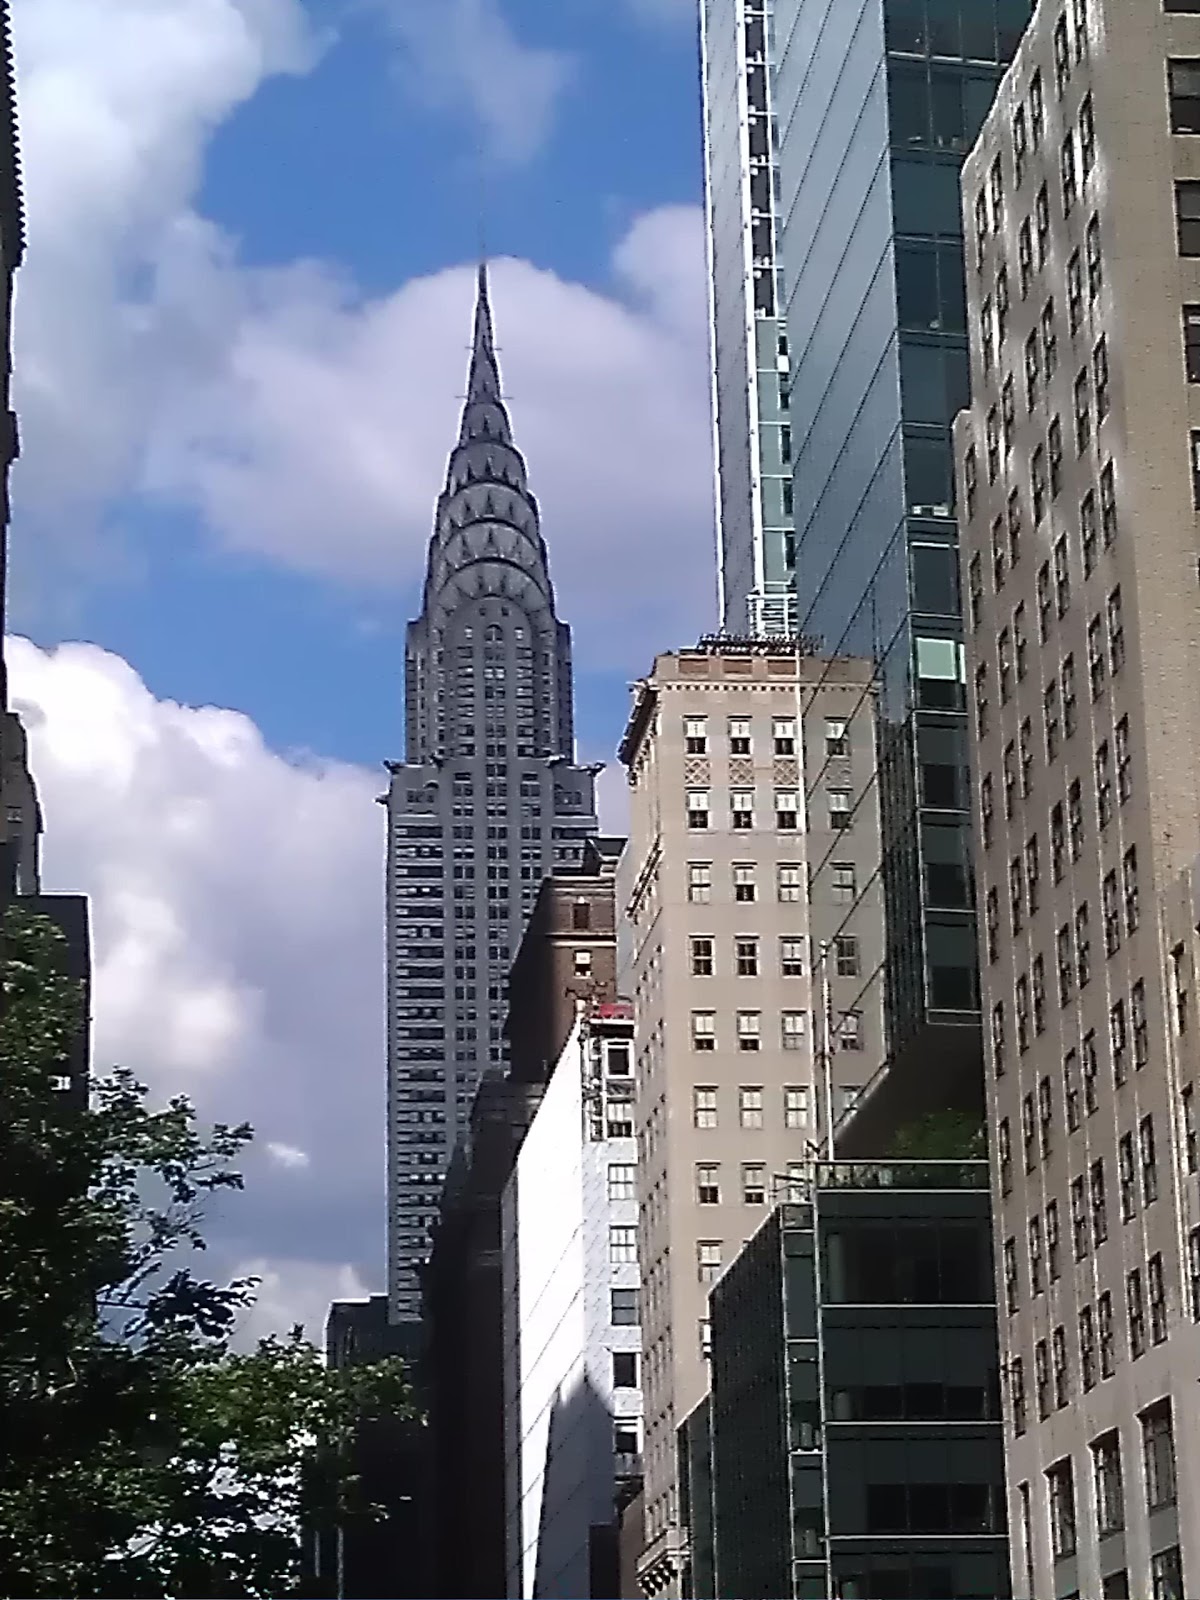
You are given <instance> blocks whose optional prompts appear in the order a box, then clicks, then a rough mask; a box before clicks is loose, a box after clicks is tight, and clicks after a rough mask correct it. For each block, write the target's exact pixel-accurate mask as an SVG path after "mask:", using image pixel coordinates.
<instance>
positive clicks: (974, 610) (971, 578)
mask: <svg viewBox="0 0 1200 1600" xmlns="http://www.w3.org/2000/svg"><path fill="white" fill-rule="evenodd" d="M967 593H968V596H969V599H970V606H971V626H972V628H978V626H979V618H980V615H981V613H982V611H983V563H982V562H981V561H980V559H979V552H978V551H976V553H975V554H974V555H973V556H972V557H971V560H970V564H969V566H968V568H967Z"/></svg>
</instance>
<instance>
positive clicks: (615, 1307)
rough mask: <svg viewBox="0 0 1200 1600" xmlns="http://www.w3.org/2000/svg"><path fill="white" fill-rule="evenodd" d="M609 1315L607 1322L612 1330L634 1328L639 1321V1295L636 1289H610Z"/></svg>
mask: <svg viewBox="0 0 1200 1600" xmlns="http://www.w3.org/2000/svg"><path fill="white" fill-rule="evenodd" d="M609 1298H610V1306H611V1310H610V1315H609V1320H610V1322H611V1324H612V1326H613V1327H614V1328H628V1327H634V1326H636V1325H637V1323H639V1322H640V1321H641V1310H640V1306H639V1295H638V1291H637V1290H636V1289H612V1290H610V1291H609Z"/></svg>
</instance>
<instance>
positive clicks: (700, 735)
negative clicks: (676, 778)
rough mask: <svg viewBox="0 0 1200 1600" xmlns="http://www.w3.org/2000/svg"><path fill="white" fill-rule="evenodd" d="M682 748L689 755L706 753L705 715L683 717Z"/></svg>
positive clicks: (706, 729)
mask: <svg viewBox="0 0 1200 1600" xmlns="http://www.w3.org/2000/svg"><path fill="white" fill-rule="evenodd" d="M683 748H684V750H685V751H686V752H687V754H688V755H689V756H704V755H707V754H708V718H707V717H684V719H683Z"/></svg>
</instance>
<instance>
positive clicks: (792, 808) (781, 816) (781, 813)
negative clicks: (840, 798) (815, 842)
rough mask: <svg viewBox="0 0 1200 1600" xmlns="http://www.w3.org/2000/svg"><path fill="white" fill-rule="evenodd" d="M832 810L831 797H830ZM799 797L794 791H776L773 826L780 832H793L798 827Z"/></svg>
mask: <svg viewBox="0 0 1200 1600" xmlns="http://www.w3.org/2000/svg"><path fill="white" fill-rule="evenodd" d="M831 808H832V797H831ZM799 817H800V796H799V794H798V793H797V792H796V790H795V789H776V791H775V826H776V828H778V829H779V830H780V831H781V832H795V830H796V828H797V827H798V826H799Z"/></svg>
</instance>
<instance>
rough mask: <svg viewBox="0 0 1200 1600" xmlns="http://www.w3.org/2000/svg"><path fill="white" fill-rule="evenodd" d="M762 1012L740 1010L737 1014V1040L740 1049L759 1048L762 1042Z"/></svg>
mask: <svg viewBox="0 0 1200 1600" xmlns="http://www.w3.org/2000/svg"><path fill="white" fill-rule="evenodd" d="M761 1022H762V1017H761V1013H760V1012H757V1011H739V1012H738V1014H737V1042H738V1049H739V1050H757V1049H758V1048H759V1045H760V1044H761V1042H762V1035H761Z"/></svg>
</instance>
